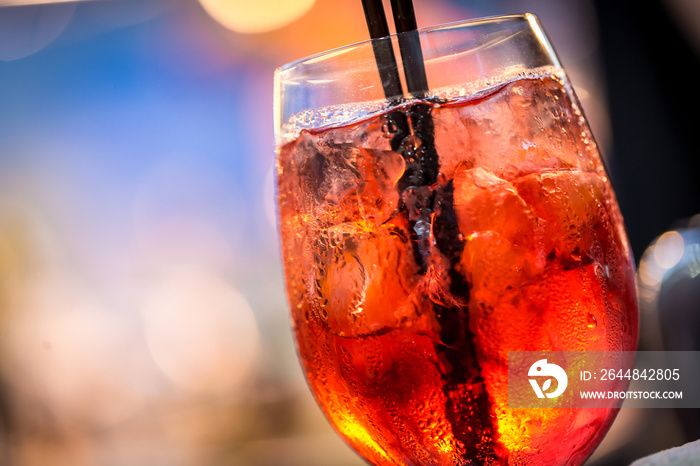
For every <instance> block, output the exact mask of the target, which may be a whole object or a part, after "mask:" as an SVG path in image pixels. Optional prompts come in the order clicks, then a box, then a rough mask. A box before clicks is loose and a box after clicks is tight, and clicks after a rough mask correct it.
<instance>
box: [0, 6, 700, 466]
mask: <svg viewBox="0 0 700 466" xmlns="http://www.w3.org/2000/svg"><path fill="white" fill-rule="evenodd" d="M386 3H387V8H388V1H387V2H386ZM415 7H416V12H417V17H418V25H419V26H420V27H422V26H430V25H434V24H438V23H444V22H450V21H456V20H462V19H468V18H473V17H479V16H487V15H495V14H505V13H520V12H525V11H528V12H532V13H535V14H537V15H539V16H540V19H541V20H542V23H543V24H544V27H545V29H546V30H547V31H548V33H549V35H550V37H551V39H552V42H553V43H554V45H555V48H556V49H557V51H558V53H559V55H560V58H561V60H562V62H563V64H564V66H565V67H566V68H567V70H568V72H569V74H570V76H571V78H572V81H573V83H574V87H575V88H576V90H577V92H578V95H579V97H580V99H581V101H582V105H583V107H584V109H585V112H586V114H587V116H588V118H589V120H590V122H591V126H592V127H593V132H594V134H595V135H596V138H597V140H598V143H599V145H600V146H601V149H602V152H603V154H604V155H605V157H606V160H607V164H608V168H609V170H610V173H611V178H612V181H613V184H614V186H615V188H616V192H617V195H618V199H619V201H620V204H621V208H622V211H623V214H624V216H625V219H626V222H627V228H628V231H629V234H630V240H631V243H632V246H633V250H634V254H635V257H636V258H637V263H638V266H639V271H640V273H639V284H640V301H641V304H642V314H643V315H642V319H643V321H642V331H641V337H642V340H641V349H649V350H659V349H662V348H672V349H686V350H691V349H694V350H698V349H700V348H698V346H700V317H698V316H700V314H699V313H700V306H699V305H698V302H699V301H698V298H699V296H698V290H700V283H698V278H697V277H698V275H700V233H699V232H700V217H693V215H696V214H698V213H700V182H699V181H700V167H699V163H700V162H699V161H700V157H698V149H697V146H696V145H695V144H693V142H694V141H691V137H692V136H693V135H694V134H695V133H694V131H696V126H697V124H698V111H697V109H698V108H700V105H699V104H700V102H698V99H700V95H699V94H698V93H697V92H696V91H695V90H694V82H693V80H692V78H693V76H694V75H695V72H694V70H696V69H697V66H698V56H699V54H700V32H699V31H700V4H698V2H695V1H693V0H666V1H659V0H649V1H647V2H644V3H643V7H641V6H639V7H638V8H636V9H630V8H629V6H627V4H624V2H609V1H604V0H600V1H590V0H567V1H562V0H522V1H517V0H501V1H497V0H488V1H486V0H471V1H460V0H415ZM392 29H393V26H392ZM366 38H367V32H366V26H365V23H364V16H363V12H362V8H361V4H360V1H359V0H255V1H250V0H199V1H196V0H118V1H117V0H115V1H109V0H94V1H79V2H74V1H57V2H50V1H48V0H43V1H42V0H33V1H31V0H0V465H19V466H24V465H45V466H53V465H71V466H81V465H96V464H99V465H115V466H116V465H130V466H131V465H149V466H152V465H175V466H178V465H224V464H231V465H243V466H248V465H250V466H295V465H299V466H301V465H303V466H328V465H334V466H352V465H355V466H358V465H360V464H363V463H362V461H361V460H360V459H359V458H358V457H356V456H355V455H354V454H353V453H352V452H351V451H350V450H349V448H348V447H346V446H345V445H344V444H343V442H342V441H341V440H340V439H339V438H337V436H336V435H335V434H334V433H333V432H332V430H331V428H330V427H329V426H328V425H327V423H326V421H325V419H324V418H323V416H322V414H321V413H320V411H319V410H318V409H317V407H316V406H315V404H314V401H313V399H312V398H311V395H310V394H309V393H308V390H307V388H306V386H305V383H304V380H303V377H302V374H301V370H300V368H299V365H298V363H297V360H296V355H295V350H294V346H293V342H292V339H291V332H290V329H289V324H288V321H287V306H286V302H285V296H284V292H283V282H282V272H281V263H280V259H279V255H278V240H277V236H276V230H275V219H274V217H275V208H274V191H273V175H272V167H273V163H274V142H273V134H272V131H273V126H272V74H273V70H274V69H275V68H276V67H278V66H280V65H282V64H283V63H285V62H288V61H291V60H294V59H297V58H300V57H302V56H305V55H309V54H312V53H317V52H321V51H324V50H327V49H330V48H333V47H337V46H341V45H345V44H348V43H352V42H357V41H361V40H365V39H366ZM652 418H653V422H652ZM697 419H700V416H699V415H698V413H696V412H690V410H685V411H683V412H680V411H679V412H672V411H661V410H640V411H632V410H625V409H623V410H622V411H621V414H620V416H619V417H618V420H617V421H616V423H615V425H614V426H613V428H612V430H611V432H610V434H609V435H608V436H607V437H606V439H605V440H604V442H603V444H602V445H601V447H600V448H599V449H598V451H597V452H596V454H595V456H594V457H593V458H592V459H591V460H590V461H589V464H590V465H596V466H603V465H619V464H626V463H628V462H630V461H632V460H633V459H636V458H638V457H641V456H644V455H647V454H649V453H652V452H654V451H658V450H660V449H662V448H667V447H670V446H674V445H680V444H682V443H684V442H686V441H689V440H692V439H696V438H698V437H700V428H699V427H698V421H697Z"/></svg>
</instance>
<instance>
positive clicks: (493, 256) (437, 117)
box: [278, 75, 637, 465]
mask: <svg viewBox="0 0 700 466" xmlns="http://www.w3.org/2000/svg"><path fill="white" fill-rule="evenodd" d="M278 196H279V198H278V201H279V209H280V232H281V236H282V253H283V260H284V268H285V276H286V284H287V295H288V299H289V304H290V308H291V314H292V321H293V325H294V332H295V336H296V341H297V348H298V352H299V356H300V358H301V361H302V364H303V367H304V370H305V372H306V377H307V380H308V383H309V385H310V387H311V389H312V391H313V392H314V394H315V396H316V398H317V400H318V402H319V404H320V405H321V407H322V408H323V410H324V412H325V413H326V415H327V416H328V418H329V420H330V421H331V423H332V424H333V426H334V427H335V428H336V430H337V431H338V432H339V433H340V434H341V435H342V436H343V437H344V438H345V439H346V440H347V441H348V442H349V444H350V445H351V446H352V447H353V448H355V449H356V450H357V451H358V452H359V453H360V454H361V455H362V456H363V457H364V458H366V459H367V460H369V461H370V462H371V463H372V464H375V465H471V464H478V465H481V464H487V465H500V464H504V465H505V464H510V465H539V464H548V465H579V464H582V463H583V462H584V461H585V459H586V458H587V457H588V456H589V455H590V454H591V452H592V451H593V449H594V448H595V447H596V446H597V444H598V443H599V442H600V440H601V438H602V437H603V435H604V434H605V432H606V430H607V428H608V427H609V425H610V424H611V422H612V420H613V418H614V416H615V413H616V410H614V409H518V410H515V409H509V408H508V405H507V396H508V390H507V380H508V377H507V358H508V351H528V350H538V351H555V350H562V351H582V350H591V351H605V350H608V351H625V350H633V349H635V348H636V342H637V307H636V298H635V295H634V282H633V276H634V271H633V266H632V261H631V257H630V253H629V246H628V244H627V240H626V236H625V232H624V227H623V222H622V218H621V216H620V212H619V208H618V206H617V203H616V201H615V198H614V194H613V192H612V189H611V187H610V184H609V181H608V179H607V177H606V174H605V171H604V168H603V166H602V163H601V160H600V156H599V154H598V152H597V148H596V146H595V143H594V141H593V139H592V137H591V135H590V132H589V129H588V127H587V126H586V123H585V120H584V118H583V116H582V114H581V112H580V110H579V107H578V104H577V102H576V100H575V98H574V97H573V93H572V92H571V91H570V88H569V86H568V83H567V82H566V80H565V77H564V76H561V75H559V76H557V75H546V76H534V77H524V78H522V79H516V80H513V81H510V82H508V83H505V84H502V85H500V86H499V87H497V88H493V89H491V90H489V92H487V93H484V94H482V95H479V96H474V97H472V98H462V99H459V100H454V101H442V102H439V103H436V102H413V103H409V104H406V105H404V106H402V107H399V108H397V109H393V110H389V111H386V112H384V113H382V114H375V115H372V116H370V117H367V118H366V119H364V120H361V121H355V122H352V123H351V124H347V125H345V126H338V127H331V128H325V129H323V130H318V131H307V130H303V131H301V132H300V133H299V135H298V137H297V138H296V139H295V140H293V141H291V142H289V143H287V144H286V145H284V146H282V147H281V148H280V150H279V157H278ZM592 323H594V324H592Z"/></svg>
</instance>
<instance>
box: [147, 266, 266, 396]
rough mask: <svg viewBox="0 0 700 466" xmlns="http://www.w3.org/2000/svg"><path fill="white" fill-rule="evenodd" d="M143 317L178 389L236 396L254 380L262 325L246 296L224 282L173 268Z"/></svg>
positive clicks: (152, 344) (162, 364)
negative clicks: (240, 388)
mask: <svg viewBox="0 0 700 466" xmlns="http://www.w3.org/2000/svg"><path fill="white" fill-rule="evenodd" d="M143 316H144V321H145V329H146V338H147V341H148V347H149V348H150V350H151V354H152V356H153V358H154V359H155V361H156V363H157V364H158V367H159V368H160V369H161V370H162V371H163V372H164V373H165V374H166V375H167V376H168V378H170V380H171V381H172V382H174V383H175V384H176V385H177V386H178V387H180V388H183V389H185V390H189V391H192V392H195V393H200V394H201V393H205V394H206V393H213V394H222V393H227V394H228V395H229V396H233V394H234V393H235V391H236V390H235V389H236V388H237V385H238V384H240V383H242V382H250V375H251V371H252V369H253V364H254V363H255V362H256V360H257V358H258V350H259V336H258V327H257V324H256V321H255V317H254V316H253V311H252V310H251V308H250V306H249V305H248V302H247V301H246V299H245V297H244V296H243V295H242V294H241V293H240V292H238V291H237V290H236V289H235V288H233V287H232V286H231V285H230V284H228V283H226V281H225V280H223V279H222V278H220V277H217V276H214V275H211V274H210V273H208V272H206V271H197V270H173V271H171V273H170V276H169V277H166V278H164V279H163V281H162V282H161V283H159V284H158V285H156V287H155V289H154V290H153V291H152V292H151V295H150V296H149V298H148V300H147V304H146V306H145V308H144V311H143Z"/></svg>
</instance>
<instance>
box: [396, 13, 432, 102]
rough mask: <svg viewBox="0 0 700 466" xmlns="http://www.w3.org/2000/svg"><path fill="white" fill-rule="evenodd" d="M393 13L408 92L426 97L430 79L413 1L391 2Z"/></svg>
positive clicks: (418, 96) (419, 96) (415, 95)
mask: <svg viewBox="0 0 700 466" xmlns="http://www.w3.org/2000/svg"><path fill="white" fill-rule="evenodd" d="M391 11H392V12H393V15H394V25H395V26H396V33H397V34H398V37H399V49H401V60H402V61H403V70H404V74H405V75H406V86H407V87H408V92H410V93H411V94H412V95H413V96H414V97H416V98H422V97H425V96H426V94H427V93H428V79H427V78H426V76H425V64H424V63H423V50H422V49H421V46H420V37H419V35H418V31H417V29H418V25H417V24H416V13H415V11H414V10H413V2H412V1H411V0H391Z"/></svg>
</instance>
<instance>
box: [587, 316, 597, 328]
mask: <svg viewBox="0 0 700 466" xmlns="http://www.w3.org/2000/svg"><path fill="white" fill-rule="evenodd" d="M597 326H598V321H597V320H596V318H595V316H594V315H593V314H588V328H590V329H594V328H596V327H597Z"/></svg>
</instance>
